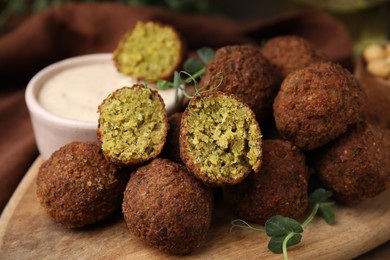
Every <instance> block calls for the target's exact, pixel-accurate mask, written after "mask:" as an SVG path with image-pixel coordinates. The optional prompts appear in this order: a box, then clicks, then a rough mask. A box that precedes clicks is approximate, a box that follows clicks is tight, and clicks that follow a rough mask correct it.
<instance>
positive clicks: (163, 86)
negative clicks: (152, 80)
mask: <svg viewBox="0 0 390 260" xmlns="http://www.w3.org/2000/svg"><path fill="white" fill-rule="evenodd" d="M156 87H157V88H158V89H161V90H166V89H169V88H170V87H171V83H170V82H169V81H167V80H158V81H157V83H156Z"/></svg>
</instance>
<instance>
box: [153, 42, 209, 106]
mask: <svg viewBox="0 0 390 260" xmlns="http://www.w3.org/2000/svg"><path fill="white" fill-rule="evenodd" d="M197 53H198V56H199V58H200V59H196V58H189V59H188V60H186V61H185V62H184V64H183V70H182V71H180V72H178V71H175V72H174V74H173V81H172V82H171V81H168V80H158V81H157V84H156V87H157V88H158V89H161V90H166V89H169V88H174V89H175V102H177V101H178V96H179V89H180V90H181V91H182V92H183V94H184V96H186V97H187V98H192V96H191V95H189V94H188V93H187V92H186V91H185V87H186V84H190V83H191V82H192V83H194V84H195V87H196V84H197V80H199V79H200V78H201V77H202V75H203V74H204V72H205V66H206V64H207V63H208V62H209V61H210V60H211V59H212V58H213V57H214V55H215V51H214V50H213V49H211V48H209V47H203V48H201V49H199V50H198V51H197ZM195 90H196V92H198V89H197V88H195ZM196 94H197V93H196Z"/></svg>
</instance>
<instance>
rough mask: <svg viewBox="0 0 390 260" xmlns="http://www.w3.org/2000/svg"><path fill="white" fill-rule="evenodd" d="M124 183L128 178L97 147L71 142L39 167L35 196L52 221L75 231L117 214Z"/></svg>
mask: <svg viewBox="0 0 390 260" xmlns="http://www.w3.org/2000/svg"><path fill="white" fill-rule="evenodd" d="M127 180H128V174H125V173H124V172H121V171H120V170H119V168H118V167H117V166H116V165H114V164H112V163H110V162H108V161H107V160H106V159H105V158H104V156H103V154H102V153H101V150H100V146H99V145H98V144H97V143H92V142H85V143H82V142H72V143H69V144H67V145H65V146H63V147H61V148H60V149H59V150H57V151H56V152H54V153H53V154H52V155H51V157H50V158H49V159H48V160H47V161H45V162H44V163H43V164H42V165H41V167H40V168H39V172H38V177H37V191H36V192H37V198H38V200H39V202H40V203H41V205H42V206H43V208H44V209H45V211H46V212H47V213H48V214H49V215H50V216H51V217H52V218H53V219H54V220H55V221H57V222H58V223H60V224H62V225H64V226H66V227H68V228H76V227H82V226H84V225H87V224H91V223H94V222H97V221H99V220H102V219H105V218H107V217H109V216H110V215H111V214H112V213H113V212H114V211H116V210H118V209H119V208H120V205H121V201H122V193H123V191H124V189H125V186H126V183H127Z"/></svg>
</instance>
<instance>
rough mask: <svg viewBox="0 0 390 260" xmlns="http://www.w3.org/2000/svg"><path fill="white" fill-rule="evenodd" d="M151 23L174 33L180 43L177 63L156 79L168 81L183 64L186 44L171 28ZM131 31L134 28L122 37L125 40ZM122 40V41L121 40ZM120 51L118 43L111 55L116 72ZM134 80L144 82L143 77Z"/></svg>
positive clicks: (118, 66) (118, 65) (158, 23)
mask: <svg viewBox="0 0 390 260" xmlns="http://www.w3.org/2000/svg"><path fill="white" fill-rule="evenodd" d="M153 23H154V24H155V25H156V26H157V27H159V28H164V27H165V28H169V29H171V30H172V31H173V32H174V34H175V35H176V37H177V39H178V41H179V42H180V50H179V53H180V54H179V56H180V58H179V59H178V62H177V63H176V64H174V65H172V67H171V70H169V71H168V72H167V73H165V74H162V75H161V76H160V77H159V78H158V79H165V80H168V79H170V78H172V76H173V73H174V72H175V70H178V69H179V67H180V65H181V64H182V63H183V60H184V57H185V55H186V53H187V44H186V42H185V40H184V38H183V36H182V35H181V34H180V33H178V31H177V30H176V29H175V28H173V27H172V26H170V25H167V24H162V23H160V22H157V21H153ZM133 29H134V28H132V29H131V30H129V31H128V32H127V33H126V34H125V35H124V38H126V37H127V36H128V35H130V34H131V33H132V31H133ZM124 38H123V39H124ZM123 39H122V40H123ZM122 49H123V44H122V43H121V42H120V43H119V45H118V46H117V48H116V49H115V50H114V53H113V61H114V64H115V67H116V68H117V70H118V71H119V72H121V70H120V67H121V64H120V63H119V61H118V58H117V57H118V55H119V54H120V53H121V52H122ZM129 76H132V75H129ZM134 79H136V80H145V78H144V77H139V78H135V77H134ZM158 79H156V80H158ZM150 82H153V81H150Z"/></svg>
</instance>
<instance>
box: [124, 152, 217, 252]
mask: <svg viewBox="0 0 390 260" xmlns="http://www.w3.org/2000/svg"><path fill="white" fill-rule="evenodd" d="M122 209H123V215H124V217H125V221H126V224H127V227H128V228H129V230H130V232H131V233H132V234H133V235H135V236H136V237H138V238H139V239H140V240H141V241H143V242H145V243H147V244H149V245H151V246H153V247H155V248H158V249H159V250H161V251H164V252H168V253H171V254H188V253H191V252H193V251H194V250H196V249H197V248H198V247H199V246H200V245H201V243H202V242H203V241H204V239H205V237H206V234H207V231H208V229H209V227H210V223H211V216H212V209H213V196H212V192H211V189H210V188H208V187H206V186H205V185H204V184H203V183H202V182H200V181H199V180H197V179H196V178H195V177H194V176H193V175H192V174H190V173H189V172H188V171H187V169H186V168H185V167H184V166H183V165H180V164H177V163H174V162H171V161H169V160H167V159H161V158H157V159H154V160H153V161H151V162H150V163H149V164H147V165H145V166H142V167H140V168H138V169H137V170H136V171H135V172H134V173H133V174H132V176H131V178H130V181H129V182H128V184H127V187H126V190H125V192H124V200H123V204H122Z"/></svg>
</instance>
